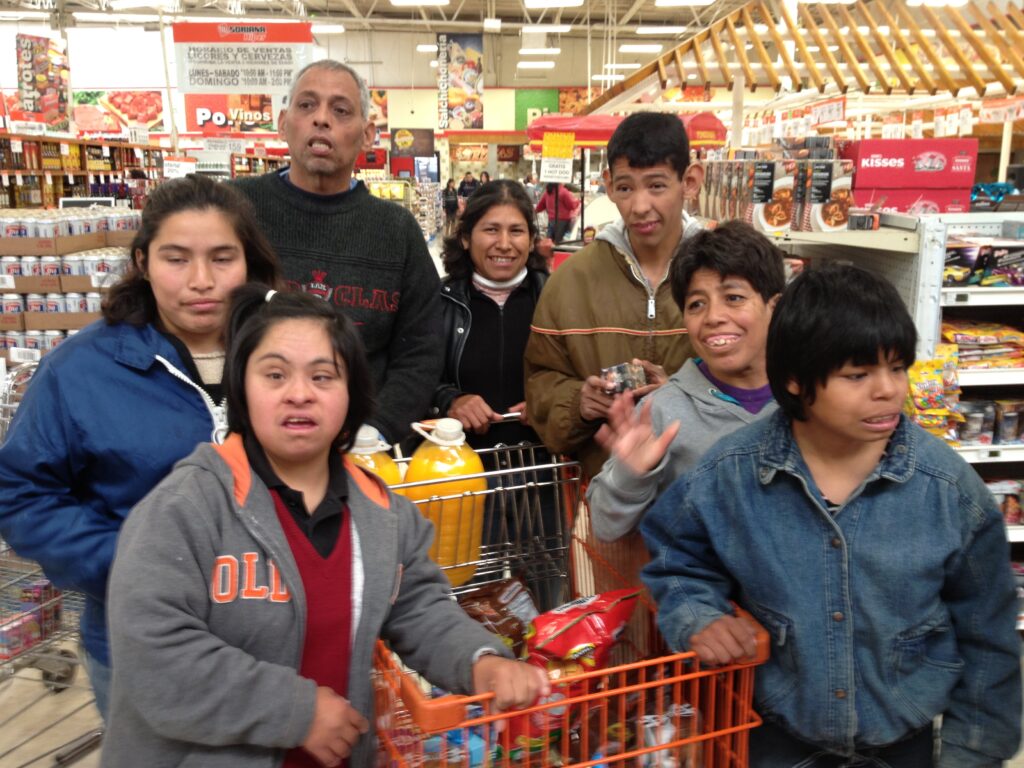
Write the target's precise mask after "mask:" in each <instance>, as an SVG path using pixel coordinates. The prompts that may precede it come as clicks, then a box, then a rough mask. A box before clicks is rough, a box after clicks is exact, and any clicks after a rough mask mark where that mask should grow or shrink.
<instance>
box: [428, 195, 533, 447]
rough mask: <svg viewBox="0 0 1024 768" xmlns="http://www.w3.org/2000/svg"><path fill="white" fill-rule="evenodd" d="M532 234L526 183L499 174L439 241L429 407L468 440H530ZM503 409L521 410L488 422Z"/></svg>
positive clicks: (483, 442)
mask: <svg viewBox="0 0 1024 768" xmlns="http://www.w3.org/2000/svg"><path fill="white" fill-rule="evenodd" d="M536 239H537V224H536V222H535V221H534V218H533V206H532V205H531V204H530V200H529V198H528V197H527V196H526V191H525V190H524V189H523V186H522V185H521V184H519V183H518V182H515V181H508V180H501V181H494V182H491V183H489V184H483V185H482V186H481V187H480V188H479V189H478V190H477V191H476V193H475V194H474V195H473V196H472V197H471V198H469V201H468V202H467V203H466V208H465V210H464V211H463V212H462V215H461V216H460V217H459V221H458V225H457V227H456V230H455V233H454V234H453V235H452V236H451V237H449V238H448V239H446V240H445V243H444V252H443V254H442V257H441V258H442V261H443V263H444V268H445V272H447V277H445V279H444V281H443V284H442V287H441V298H442V302H441V304H442V307H443V311H444V335H445V341H446V345H447V347H446V349H447V351H446V353H445V368H444V373H442V375H441V384H440V385H439V386H438V387H437V389H436V391H435V392H434V400H433V408H432V414H433V415H435V416H450V417H451V418H454V419H458V420H459V421H461V422H462V425H463V426H464V427H465V428H466V431H467V433H468V434H469V441H470V444H472V445H474V446H475V447H480V446H491V445H495V444H496V443H499V442H501V443H506V444H509V445H514V444H515V443H518V442H520V441H522V440H527V441H530V442H537V435H536V433H535V432H534V431H533V430H532V429H530V428H529V426H528V425H529V419H528V418H527V414H526V402H525V397H524V394H523V352H524V350H525V349H526V340H527V339H528V338H529V336H530V319H531V318H532V317H533V311H534V308H535V307H536V306H537V300H538V298H539V297H540V293H541V289H542V288H543V287H544V283H545V282H546V281H547V277H548V272H547V265H546V262H545V261H544V258H543V257H542V256H541V255H540V254H538V253H537V252H536V251H534V249H533V246H534V242H535V241H536ZM510 412H515V413H519V414H520V416H519V419H518V421H514V422H505V423H495V422H496V421H497V420H498V419H500V418H501V414H504V413H510Z"/></svg>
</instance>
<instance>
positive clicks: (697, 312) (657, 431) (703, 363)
mask: <svg viewBox="0 0 1024 768" xmlns="http://www.w3.org/2000/svg"><path fill="white" fill-rule="evenodd" d="M669 284H670V286H671V288H672V296H673V297H674V299H675V302H676V304H677V305H678V306H679V309H680V311H681V312H682V313H683V323H684V324H685V326H686V331H687V334H688V335H689V338H690V343H691V344H693V348H694V351H695V352H696V353H697V357H696V358H691V359H689V360H687V361H686V362H685V363H683V367H682V368H680V369H679V370H678V371H676V372H675V373H674V374H672V376H671V377H670V378H669V380H668V383H667V384H666V385H665V386H663V387H660V388H658V389H657V390H655V391H654V392H652V393H651V394H650V395H649V396H648V397H646V398H644V401H643V403H642V404H640V405H639V406H637V407H636V408H635V409H634V407H633V406H634V398H633V395H632V393H631V392H629V391H628V390H627V391H626V392H625V393H623V394H622V395H619V396H618V397H616V398H615V402H614V403H613V404H612V407H611V408H610V409H609V411H608V420H607V422H606V423H605V424H604V425H603V426H602V427H601V428H600V429H599V430H598V431H597V435H596V437H597V442H598V443H600V445H601V446H603V447H604V448H605V450H607V451H608V452H609V453H610V454H611V455H610V457H609V459H608V461H606V462H605V463H604V466H603V467H602V468H601V471H600V472H599V473H598V474H597V475H596V476H595V477H594V479H593V480H592V481H591V483H590V487H589V488H588V489H587V501H588V502H589V504H590V519H591V523H592V524H593V528H594V533H595V534H596V535H597V536H598V538H600V539H603V540H606V541H614V540H616V539H619V538H621V537H622V536H625V535H626V534H627V533H630V532H631V531H632V530H633V529H634V528H635V527H636V526H637V524H638V523H639V522H640V519H641V518H642V517H643V515H644V512H645V511H646V510H647V508H648V507H649V506H650V505H651V504H652V503H653V502H654V500H655V498H656V497H657V496H658V495H659V494H661V493H663V492H664V491H665V489H667V488H668V487H669V486H670V485H671V484H672V483H673V482H674V481H675V480H676V479H677V478H678V477H680V476H681V475H682V474H683V473H684V472H686V471H687V470H688V469H690V467H692V466H693V465H694V464H696V463H697V461H698V460H699V459H700V457H701V456H702V455H703V454H704V452H705V451H706V450H707V449H708V448H710V447H711V446H712V445H714V444H715V442H716V441H717V440H718V439H719V438H721V437H724V436H725V435H727V434H729V433H731V432H734V431H735V430H737V429H739V428H740V427H742V426H743V425H745V424H749V423H751V422H752V421H754V420H755V419H759V418H761V417H762V416H764V415H766V414H769V413H773V412H774V411H775V401H774V400H773V399H772V392H771V388H770V387H769V386H768V372H767V369H766V367H765V356H764V350H765V344H766V342H767V339H768V323H769V321H770V320H771V317H772V308H773V307H774V306H775V303H776V302H777V301H778V299H779V295H780V294H781V293H782V290H783V288H785V285H786V279H785V272H784V269H783V254H782V251H780V250H779V249H778V248H776V247H775V245H774V244H773V243H772V242H771V241H770V240H769V239H768V238H767V237H765V236H764V235H762V234H761V233H759V232H757V231H756V230H754V228H753V227H751V226H750V225H749V224H746V223H744V222H741V221H728V222H726V223H725V224H722V225H721V226H719V227H718V228H716V229H709V230H704V231H701V232H698V233H697V234H696V235H694V236H693V237H690V238H687V239H686V240H683V242H682V244H681V245H680V246H679V251H678V253H677V254H676V255H675V258H673V259H672V263H671V266H670V267H669ZM637 544H638V545H639V546H642V542H639V541H638V542H637Z"/></svg>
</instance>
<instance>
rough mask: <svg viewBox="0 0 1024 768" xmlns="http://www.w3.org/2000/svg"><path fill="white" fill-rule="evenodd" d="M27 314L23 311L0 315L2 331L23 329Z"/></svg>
mask: <svg viewBox="0 0 1024 768" xmlns="http://www.w3.org/2000/svg"><path fill="white" fill-rule="evenodd" d="M24 329H25V316H24V314H23V313H21V312H18V313H17V314H10V315H0V331H23V330H24Z"/></svg>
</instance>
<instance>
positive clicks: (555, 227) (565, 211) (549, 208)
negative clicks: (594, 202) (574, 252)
mask: <svg viewBox="0 0 1024 768" xmlns="http://www.w3.org/2000/svg"><path fill="white" fill-rule="evenodd" d="M556 201H557V202H556ZM581 205H582V204H581V203H580V201H579V200H577V199H576V196H575V195H573V193H572V192H570V191H569V190H568V189H566V188H565V187H564V186H562V185H561V184H555V183H551V184H548V185H547V187H546V188H545V189H544V194H542V195H541V196H540V200H538V201H537V208H536V210H537V213H546V214H547V216H548V237H550V238H551V239H552V240H554V242H555V244H556V245H557V244H558V243H560V242H562V241H563V240H564V239H565V233H566V232H568V231H569V227H570V226H572V222H573V220H574V219H575V218H576V215H577V214H578V213H579V212H580V207H581Z"/></svg>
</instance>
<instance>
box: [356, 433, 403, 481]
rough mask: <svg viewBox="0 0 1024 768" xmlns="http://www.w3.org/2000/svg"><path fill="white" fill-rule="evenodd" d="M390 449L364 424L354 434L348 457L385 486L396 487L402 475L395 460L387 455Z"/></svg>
mask: <svg viewBox="0 0 1024 768" xmlns="http://www.w3.org/2000/svg"><path fill="white" fill-rule="evenodd" d="M390 448H391V446H390V445H388V444H387V443H385V442H383V441H382V440H381V439H380V437H379V436H378V434H377V430H376V428H374V427H371V426H370V425H369V424H364V425H363V426H361V427H360V428H359V431H358V432H356V439H355V442H354V443H353V444H352V449H351V450H350V451H349V453H348V457H349V458H350V459H352V461H353V462H354V463H356V464H358V465H359V466H361V467H363V469H368V470H370V471H371V472H373V474H375V475H376V476H377V477H379V478H380V479H381V480H383V481H384V482H385V483H386V484H387V485H397V484H398V483H400V482H402V473H401V472H400V471H399V470H398V465H397V464H395V460H394V459H392V458H391V456H390V455H389V454H388V450H389V449H390Z"/></svg>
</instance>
